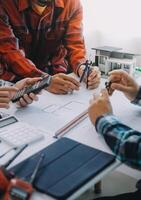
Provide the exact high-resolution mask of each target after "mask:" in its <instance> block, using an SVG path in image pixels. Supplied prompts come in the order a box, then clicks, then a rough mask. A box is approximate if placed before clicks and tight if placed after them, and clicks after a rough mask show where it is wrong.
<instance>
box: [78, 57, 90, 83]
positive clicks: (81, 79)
mask: <svg viewBox="0 0 141 200" xmlns="http://www.w3.org/2000/svg"><path fill="white" fill-rule="evenodd" d="M84 65H85V69H84V71H83V73H82V76H81V78H80V81H79V82H80V83H81V82H82V81H83V79H84V76H85V74H86V72H87V69H88V67H89V61H88V60H86V62H85V64H84Z"/></svg>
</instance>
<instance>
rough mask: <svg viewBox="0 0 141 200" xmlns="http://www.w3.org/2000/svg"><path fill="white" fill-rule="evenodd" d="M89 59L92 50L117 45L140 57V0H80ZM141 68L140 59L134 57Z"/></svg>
mask: <svg viewBox="0 0 141 200" xmlns="http://www.w3.org/2000/svg"><path fill="white" fill-rule="evenodd" d="M81 2H82V5H83V10H84V21H83V25H84V37H85V42H86V47H87V52H88V56H89V55H90V54H91V55H92V58H93V57H94V51H92V50H91V48H92V47H97V46H104V45H106V46H116V47H121V48H123V49H124V50H125V51H129V52H133V53H140V54H141V23H140V21H141V0H81ZM137 65H140V66H141V57H139V58H137Z"/></svg>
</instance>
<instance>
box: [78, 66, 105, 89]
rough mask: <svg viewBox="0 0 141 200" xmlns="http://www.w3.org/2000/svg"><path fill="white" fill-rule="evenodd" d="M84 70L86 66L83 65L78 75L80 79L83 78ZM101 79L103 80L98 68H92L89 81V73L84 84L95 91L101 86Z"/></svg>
mask: <svg viewBox="0 0 141 200" xmlns="http://www.w3.org/2000/svg"><path fill="white" fill-rule="evenodd" d="M84 69H85V65H82V66H81V67H80V68H79V70H78V74H79V76H80V77H81V76H82V74H83V71H84ZM100 79H101V73H100V71H99V69H98V67H91V68H90V71H89V76H88V79H87V73H86V75H85V77H84V82H85V83H86V84H88V88H89V89H95V88H97V87H98V86H99V84H100Z"/></svg>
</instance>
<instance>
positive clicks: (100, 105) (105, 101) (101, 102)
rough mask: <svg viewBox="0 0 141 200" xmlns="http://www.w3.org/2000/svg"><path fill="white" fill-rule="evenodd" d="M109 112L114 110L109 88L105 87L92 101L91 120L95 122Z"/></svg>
mask: <svg viewBox="0 0 141 200" xmlns="http://www.w3.org/2000/svg"><path fill="white" fill-rule="evenodd" d="M108 113H113V110H112V106H111V103H110V100H109V95H108V93H107V90H106V89H103V90H101V93H100V95H99V96H98V97H96V99H93V100H92V101H91V102H90V106H89V108H88V114H89V118H90V120H91V122H92V123H93V124H95V122H96V119H97V118H98V117H100V116H101V115H103V114H108Z"/></svg>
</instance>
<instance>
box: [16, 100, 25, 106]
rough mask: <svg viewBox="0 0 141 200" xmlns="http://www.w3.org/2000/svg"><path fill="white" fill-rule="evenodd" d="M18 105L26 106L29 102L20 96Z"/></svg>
mask: <svg viewBox="0 0 141 200" xmlns="http://www.w3.org/2000/svg"><path fill="white" fill-rule="evenodd" d="M17 105H19V106H20V107H25V106H27V102H26V101H25V100H24V99H23V98H20V100H19V101H18V102H17Z"/></svg>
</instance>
